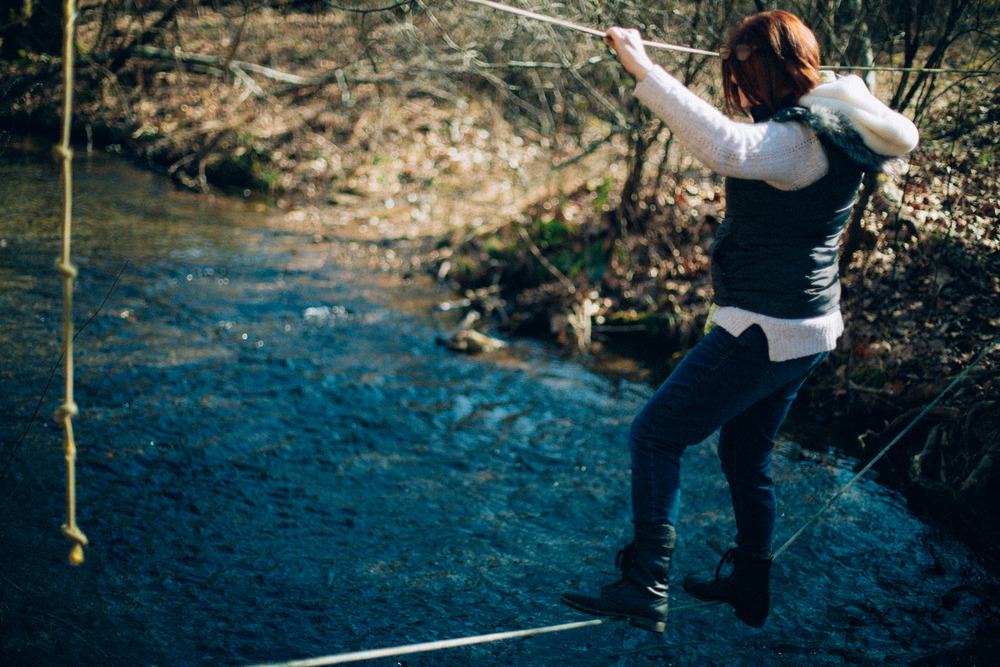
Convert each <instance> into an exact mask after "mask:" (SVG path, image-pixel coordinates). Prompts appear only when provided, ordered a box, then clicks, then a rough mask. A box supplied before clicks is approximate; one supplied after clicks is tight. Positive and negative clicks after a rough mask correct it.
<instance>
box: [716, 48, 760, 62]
mask: <svg viewBox="0 0 1000 667" xmlns="http://www.w3.org/2000/svg"><path fill="white" fill-rule="evenodd" d="M754 51H771V48H770V47H767V46H753V45H751V44H723V45H722V46H720V47H719V57H720V58H722V59H723V60H729V57H730V56H732V55H735V56H736V59H737V60H739V61H740V62H743V61H744V60H747V59H748V58H749V57H750V56H751V55H752V54H753V53H754Z"/></svg>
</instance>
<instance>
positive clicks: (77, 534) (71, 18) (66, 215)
mask: <svg viewBox="0 0 1000 667" xmlns="http://www.w3.org/2000/svg"><path fill="white" fill-rule="evenodd" d="M76 16H77V14H76V2H75V0H65V3H64V4H63V18H64V19H65V26H64V30H63V35H64V38H65V39H64V42H63V88H64V91H63V109H62V115H63V118H62V121H63V124H62V141H61V143H60V144H59V145H58V146H57V147H56V150H55V155H56V159H57V160H61V161H62V181H63V224H62V255H61V256H60V258H59V261H58V262H57V263H56V271H57V272H58V273H59V275H61V276H62V279H63V323H62V330H63V370H64V375H65V396H64V399H63V403H62V405H60V406H59V408H58V409H57V410H56V413H55V419H56V421H57V422H58V423H59V424H61V425H62V427H63V432H64V441H63V450H64V454H65V456H66V523H64V524H63V526H62V533H63V535H65V536H66V537H68V538H69V540H70V542H72V543H73V546H72V547H71V549H70V552H69V562H70V563H72V564H73V565H79V564H81V563H83V547H84V546H85V545H86V544H87V536H86V535H84V534H83V531H82V530H80V527H79V526H77V525H76V441H75V439H74V438H73V417H75V416H76V415H77V414H78V413H79V408H77V405H76V402H75V401H74V400H73V280H74V279H75V278H76V275H77V269H76V267H75V266H73V263H72V262H71V261H70V244H71V241H72V238H73V150H72V149H71V148H70V145H69V140H70V130H71V128H72V119H73V67H74V56H75V48H76Z"/></svg>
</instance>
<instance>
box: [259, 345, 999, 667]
mask: <svg viewBox="0 0 1000 667" xmlns="http://www.w3.org/2000/svg"><path fill="white" fill-rule="evenodd" d="M997 345H1000V336H998V337H997V338H996V340H994V341H993V342H992V343H991V344H990V345H989V347H987V348H986V349H985V350H984V351H983V353H982V354H980V355H979V356H978V357H976V359H975V361H973V362H972V363H971V364H969V365H968V366H967V367H966V368H965V370H963V371H962V372H961V373H959V374H958V376H957V377H955V379H954V380H952V381H951V383H950V384H949V385H948V386H947V387H945V388H944V390H943V391H942V392H941V393H940V394H938V395H937V396H936V397H935V398H934V400H933V401H931V402H930V403H928V404H927V406H926V407H925V408H924V409H923V410H921V411H920V414H918V415H917V416H916V417H914V418H913V420H912V421H911V422H910V423H909V424H908V425H907V426H906V428H904V429H903V430H902V431H900V432H899V433H898V434H897V435H896V437H895V438H893V439H892V440H891V441H890V442H889V444H887V445H886V446H885V447H883V448H882V451H880V452H879V453H878V454H876V455H875V457H874V458H873V459H872V460H871V461H869V462H868V464H867V465H865V466H864V467H863V468H862V469H861V470H860V471H858V473H857V474H856V475H854V477H852V478H851V479H850V481H848V482H847V484H845V485H844V486H843V487H841V488H840V490H839V491H837V492H836V493H834V494H833V495H832V496H831V497H830V499H829V500H828V501H827V502H826V503H825V504H824V505H823V506H822V507H820V508H819V510H817V511H816V513H815V514H813V515H812V516H811V517H810V518H809V519H808V520H807V521H806V522H805V523H804V524H803V525H802V527H801V528H799V529H798V530H797V531H795V533H794V534H793V535H792V536H791V537H789V538H788V539H787V540H786V541H785V543H784V544H782V545H781V546H780V547H779V548H778V549H777V550H775V552H774V556H773V558H777V557H779V556H780V555H781V554H783V553H784V552H785V551H787V550H788V547H790V546H791V545H792V543H793V542H795V540H797V539H799V537H801V536H802V534H803V533H805V531H806V529H807V528H808V527H809V526H811V525H812V524H813V523H815V522H816V521H817V520H818V519H819V518H820V516H821V515H822V514H823V513H824V512H826V511H827V510H828V509H830V507H832V506H833V505H834V503H836V502H837V499H838V498H840V497H841V496H842V495H844V493H845V492H846V491H847V490H848V489H850V488H851V487H852V486H854V484H855V483H857V481H858V480H859V479H861V478H862V477H863V476H864V474H865V473H867V472H868V471H869V470H871V468H872V466H874V465H875V464H876V463H877V462H878V461H880V460H881V459H882V458H883V457H884V456H885V455H886V454H888V453H889V450H890V449H892V448H893V447H894V446H895V445H896V443H897V442H899V441H900V440H901V439H902V438H903V436H904V435H906V434H907V433H909V431H910V429H912V428H913V427H914V426H915V425H916V424H917V422H919V421H920V420H921V419H923V418H924V417H925V416H926V415H927V413H928V412H930V410H931V409H932V408H933V407H934V406H935V405H937V404H938V403H939V402H940V401H941V399H942V398H944V397H945V396H946V395H947V394H948V393H949V392H951V390H952V389H954V388H955V385H957V384H958V383H959V382H961V381H962V379H963V378H964V377H965V376H966V375H968V373H969V371H971V370H972V369H973V368H975V367H976V366H978V365H979V363H980V362H981V361H982V360H983V359H985V358H986V355H988V354H989V353H990V352H992V351H993V350H994V348H996V347H997ZM718 604H720V603H718V602H704V603H700V604H690V605H684V606H681V607H676V608H672V609H671V613H672V614H676V613H677V612H679V611H685V610H688V609H696V608H700V607H713V606H716V605H718ZM619 620H622V619H620V618H613V617H609V618H595V619H592V620H589V621H579V622H576V623H563V624H560V625H547V626H543V627H538V628H528V629H525V630H512V631H510V632H497V633H493V634H486V635H475V636H471V637H459V638H456V639H442V640H439V641H432V642H423V643H420V644H406V645H403V646H391V647H388V648H381V649H370V650H366V651H352V652H350V653H338V654H334V655H328V656H323V657H319V658H307V659H304V660H291V661H288V662H275V663H261V664H257V665H250V666H248V667H321V666H323V665H342V664H345V663H351V662H360V661H362V660H371V659H373V658H388V657H392V656H398V655H410V654H413V653H425V652H428V651H439V650H442V649H447V648H456V647H459V646H471V645H473V644H486V643H489V642H496V641H501V640H505V639H517V638H522V637H533V636H535V635H541V634H546V633H551V632H563V631H565V630H576V629H579V628H586V627H593V626H595V625H602V624H604V623H607V622H609V621H619Z"/></svg>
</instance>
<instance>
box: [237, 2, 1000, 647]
mask: <svg viewBox="0 0 1000 667" xmlns="http://www.w3.org/2000/svg"><path fill="white" fill-rule="evenodd" d="M470 1H473V0H470ZM997 345H1000V336H998V337H997V338H996V340H994V341H993V343H991V344H990V345H989V347H987V348H986V350H985V351H984V352H983V353H982V354H980V355H979V356H978V357H976V359H975V361H973V362H972V363H971V364H970V365H969V366H967V367H966V368H965V370H963V371H962V372H961V373H959V374H958V376H957V377H955V379H954V380H952V381H951V383H950V384H949V385H948V386H947V387H945V388H944V390H943V391H941V393H939V394H938V395H937V396H936V397H935V398H934V400H933V401H931V402H930V403H929V404H928V405H927V407H925V408H924V409H923V410H922V411H921V412H920V414H918V415H917V416H916V417H914V418H913V420H912V421H911V422H910V423H909V424H908V425H907V426H906V428H904V429H903V430H902V431H900V432H899V434H898V435H896V437H895V438H893V439H892V441H890V442H889V444H887V445H886V446H885V447H884V448H883V449H882V451H880V452H879V453H878V454H877V455H876V456H875V458H873V459H872V460H871V461H869V462H868V464H867V465H865V467H864V468H862V469H861V471H860V472H858V473H857V474H856V475H855V476H854V477H853V478H852V479H851V480H850V481H849V482H848V483H847V484H846V485H844V486H843V487H842V488H841V489H840V490H838V491H837V492H836V493H835V494H833V496H831V498H830V499H829V500H828V501H827V502H826V503H825V504H824V505H823V506H822V507H821V508H820V509H819V510H818V511H817V512H816V513H814V514H813V515H812V516H811V517H810V518H809V519H808V520H807V521H806V522H805V524H803V525H802V527H801V528H799V530H797V531H796V532H795V533H794V534H793V535H792V536H791V537H790V538H788V540H787V541H786V542H785V543H784V544H783V545H782V546H781V547H780V548H779V549H778V550H776V551H775V552H774V554H773V555H772V558H777V557H778V556H780V555H781V554H782V553H784V552H785V551H786V550H787V549H788V547H789V546H791V544H792V543H793V542H794V541H795V540H797V539H798V538H799V537H801V536H802V534H803V533H804V532H805V531H806V528H808V527H809V526H810V525H812V524H813V523H815V521H816V520H817V519H818V518H819V517H820V515H822V514H823V513H824V512H826V510H828V509H830V507H832V506H833V504H834V503H835V502H836V501H837V499H838V498H840V496H842V495H843V494H844V492H846V491H847V490H848V489H849V488H851V487H852V486H853V485H854V484H855V482H857V481H858V480H859V479H860V478H861V476H862V475H864V474H865V473H867V472H868V471H869V470H870V469H871V468H872V466H874V465H875V463H876V462H878V461H879V459H881V458H882V457H883V456H885V455H886V454H887V453H888V452H889V450H890V449H891V448H892V447H893V446H894V445H895V444H896V443H898V442H899V441H900V440H901V439H902V438H903V436H904V435H906V433H908V432H909V431H910V429H912V428H913V427H914V426H915V425H916V424H917V422H919V421H920V420H921V419H923V418H924V416H925V415H926V414H927V413H928V412H930V410H931V408H933V407H934V406H935V405H937V403H938V402H939V401H940V400H941V399H942V398H944V397H945V395H947V394H948V392H950V391H951V390H952V389H953V388H954V387H955V385H957V384H958V383H959V382H961V380H962V378H964V377H965V376H966V375H967V374H968V373H969V371H971V370H972V369H973V368H975V367H976V366H977V365H979V362H981V361H982V360H983V359H984V358H985V357H986V355H988V354H989V353H990V352H992V351H993V349H994V348H996V346H997ZM719 604H720V603H719V602H701V603H695V604H689V605H683V606H680V607H675V608H671V612H672V613H677V612H679V611H685V610H689V609H698V608H702V607H714V606H717V605H719ZM617 620H621V619H618V618H614V617H607V618H595V619H592V620H589V621H579V622H576V623H563V624H560V625H548V626H544V627H538V628H527V629H524V630H512V631H509V632H497V633H493V634H488V635H476V636H472V637H459V638H456V639H444V640H439V641H432V642H424V643H421V644H407V645H402V646H391V647H388V648H381V649H370V650H365V651H353V652H350V653H338V654H334V655H328V656H323V657H319V658H308V659H304V660H291V661H289V662H275V663H261V664H257V665H250V666H249V667H321V666H323V665H340V664H345V663H349V662H359V661H361V660H371V659H373V658H387V657H392V656H399V655H409V654H412V653H423V652H427V651H438V650H441V649H446V648H455V647H459V646H471V645H473V644H485V643H489V642H495V641H501V640H504V639H515V638H519V637H533V636H535V635H541V634H546V633H550V632H562V631H565V630H575V629H577V628H586V627H593V626H597V625H601V624H603V623H607V622H608V621H617Z"/></svg>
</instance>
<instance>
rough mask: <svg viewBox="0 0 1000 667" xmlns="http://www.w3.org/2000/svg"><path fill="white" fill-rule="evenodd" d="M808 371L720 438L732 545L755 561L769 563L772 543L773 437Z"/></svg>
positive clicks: (734, 422) (752, 408) (741, 416)
mask: <svg viewBox="0 0 1000 667" xmlns="http://www.w3.org/2000/svg"><path fill="white" fill-rule="evenodd" d="M822 358H823V357H822V356H820V357H819V358H818V359H817V360H816V362H815V363H819V361H820V360H821V359H822ZM813 367H814V366H813ZM811 371H812V367H810V368H809V369H808V371H807V372H806V374H804V375H803V376H802V377H799V378H796V379H794V380H792V381H791V382H789V383H788V384H787V385H785V386H783V387H781V388H779V389H778V390H777V391H775V392H774V393H773V394H771V395H770V396H767V397H765V398H763V399H761V400H760V401H757V402H756V403H754V404H753V405H752V406H750V407H749V408H748V409H746V410H744V411H743V412H742V413H740V414H739V415H737V416H736V417H733V418H732V419H730V420H729V421H728V422H726V423H725V424H723V426H722V430H721V432H720V433H719V459H720V460H721V461H722V471H723V472H724V473H725V475H726V479H727V480H728V482H729V490H730V493H731V494H732V499H733V513H734V515H735V518H736V545H737V546H738V547H739V548H740V550H741V551H742V552H743V553H744V554H746V555H749V556H753V557H755V558H769V557H770V555H771V543H772V541H773V539H774V522H775V513H776V502H775V493H774V482H773V481H772V479H771V452H772V451H773V449H774V436H775V435H776V434H777V432H778V428H779V427H780V426H781V424H782V422H783V421H784V420H785V417H786V416H787V414H788V410H789V408H791V405H792V402H793V401H794V400H795V396H796V394H797V393H798V391H799V388H800V387H801V386H802V384H803V383H804V382H805V380H806V377H808V374H809V372H811Z"/></svg>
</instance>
